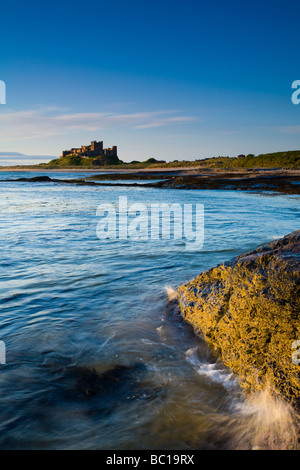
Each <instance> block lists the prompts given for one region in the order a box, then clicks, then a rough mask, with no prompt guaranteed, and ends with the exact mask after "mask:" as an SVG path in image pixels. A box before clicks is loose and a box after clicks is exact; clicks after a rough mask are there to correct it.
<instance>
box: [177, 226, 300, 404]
mask: <svg viewBox="0 0 300 470" xmlns="http://www.w3.org/2000/svg"><path fill="white" fill-rule="evenodd" d="M299 268H300V230H298V231H296V232H293V233H291V234H290V235H287V236H285V237H284V238H281V239H280V240H276V241H274V242H272V243H269V244H267V245H264V246H261V247H259V248H258V249H257V250H255V251H252V252H249V253H246V254H243V255H241V256H238V257H236V258H234V259H233V260H231V261H229V262H227V263H224V264H222V265H218V266H216V267H214V268H212V269H210V270H208V271H206V272H204V273H202V274H200V275H199V276H197V277H196V278H195V279H194V280H192V281H191V282H189V283H187V284H185V285H183V286H181V287H179V288H178V289H177V294H178V302H179V307H180V311H181V314H182V317H183V318H184V319H185V320H186V321H187V322H188V323H190V324H191V325H192V326H193V327H194V329H195V331H196V332H197V333H198V334H201V335H202V336H204V338H205V339H206V340H207V341H208V342H209V343H210V344H211V345H212V347H213V348H214V350H215V351H216V352H217V354H218V355H220V357H221V359H222V360H223V362H224V364H225V365H226V366H228V367H230V368H231V369H232V370H233V371H234V372H236V373H237V374H238V375H239V377H240V380H241V385H242V386H243V387H245V388H246V389H248V390H251V391H257V390H265V389H266V388H268V389H271V390H272V392H280V393H281V394H283V395H284V396H285V398H287V399H288V400H289V401H290V402H291V403H292V404H293V405H297V407H298V406H299V404H300V361H297V360H296V361H295V360H293V357H295V355H294V356H293V353H294V354H295V352H297V350H295V349H293V347H295V343H294V342H295V341H297V340H300V301H299V297H300V269H299ZM299 347H300V342H299V346H298V348H299ZM299 358H300V352H299ZM298 362H299V365H298Z"/></svg>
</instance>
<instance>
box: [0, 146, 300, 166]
mask: <svg viewBox="0 0 300 470" xmlns="http://www.w3.org/2000/svg"><path fill="white" fill-rule="evenodd" d="M183 167H184V168H193V167H202V168H220V169H241V170H242V169H247V168H249V169H255V168H258V169H259V168H283V169H292V170H296V169H300V150H291V151H287V152H275V153H267V154H261V155H257V156H254V155H247V156H245V157H244V158H238V157H212V158H205V159H200V160H193V161H189V160H174V161H172V162H168V163H162V162H160V161H158V160H156V159H155V158H149V159H148V160H146V161H144V162H139V161H136V160H135V161H132V162H130V163H125V162H122V160H119V158H118V157H114V156H109V155H101V156H99V157H95V158H93V157H92V158H85V157H79V156H77V155H67V156H66V157H64V158H55V159H54V160H51V161H50V162H49V163H40V164H38V165H31V166H28V165H27V166H15V167H6V168H16V169H17V168H20V169H25V168H35V169H50V170H52V169H53V170H55V169H72V168H73V169H75V168H82V169H87V170H88V169H97V168H99V169H100V168H111V169H132V170H137V169H145V168H147V169H149V170H151V169H155V168H175V169H176V168H183Z"/></svg>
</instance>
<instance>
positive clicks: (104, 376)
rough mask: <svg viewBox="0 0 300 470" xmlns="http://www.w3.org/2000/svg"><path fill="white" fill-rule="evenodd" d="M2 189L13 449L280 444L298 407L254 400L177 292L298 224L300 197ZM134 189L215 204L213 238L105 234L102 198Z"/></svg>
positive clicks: (8, 433) (0, 381) (208, 220)
mask: <svg viewBox="0 0 300 470" xmlns="http://www.w3.org/2000/svg"><path fill="white" fill-rule="evenodd" d="M20 176H24V173H19V174H18V173H2V174H1V178H2V179H4V178H6V179H9V178H17V177H20ZM27 176H37V174H34V175H33V174H27ZM50 176H53V177H58V178H67V177H74V176H75V175H74V174H72V173H70V174H66V173H63V174H55V175H50ZM76 177H78V174H76ZM80 177H83V175H80ZM0 191H1V199H0V207H1V234H2V236H1V291H0V294H1V327H0V328H1V329H0V339H1V340H2V341H4V342H5V345H6V364H5V365H4V364H2V365H0V390H1V404H0V430H1V432H0V447H1V448H2V449H7V448H9V449H107V450H110V449H222V448H253V447H255V446H260V445H261V442H263V444H264V445H265V446H266V447H268V446H271V447H272V445H274V442H275V441H276V436H275V438H274V439H273V441H272V442H273V443H270V442H269V441H268V442H267V439H266V435H268V436H269V435H270V433H269V430H270V429H269V428H272V432H273V430H274V428H276V429H277V430H278V429H279V426H278V423H279V422H280V423H282V422H283V421H284V422H285V423H286V424H287V426H289V425H290V421H289V420H290V410H289V409H288V407H286V406H285V405H284V404H282V403H280V404H278V403H273V402H272V401H270V400H269V399H267V398H266V396H261V397H256V398H255V399H253V400H252V401H251V402H249V401H245V399H244V398H243V395H242V393H241V391H240V389H239V386H238V383H237V380H236V377H235V376H234V375H233V374H232V373H231V371H229V370H227V369H226V368H225V367H224V366H223V365H222V364H221V363H219V362H218V361H217V360H216V358H215V357H214V356H213V354H212V352H211V351H210V350H209V349H208V348H207V346H206V345H205V344H204V343H203V342H202V340H201V339H199V338H197V337H195V335H194V333H193V332H192V330H191V329H190V328H189V327H188V326H187V325H185V324H183V323H182V322H180V321H178V318H176V316H174V315H173V314H172V311H170V309H169V308H168V303H167V292H168V289H169V292H170V289H172V288H176V287H177V286H178V285H180V284H182V283H184V282H186V281H188V280H189V279H191V278H193V277H195V276H196V275H197V274H199V273H200V272H201V271H203V270H206V269H208V268H210V267H212V266H214V265H215V264H217V263H221V262H223V261H225V260H227V259H230V258H232V257H233V256H236V255H238V254H240V253H243V252H245V251H248V250H251V249H254V248H256V247H257V246H258V245H259V244H262V243H265V242H268V241H270V240H272V239H275V238H278V237H281V236H284V235H286V234H287V233H290V232H292V231H294V230H296V229H298V228H299V216H300V210H299V197H298V196H284V195H280V196H278V195H267V194H263V195H259V194H254V193H246V192H240V191H200V190H199V191H198V190H195V191H185V190H180V191H176V190H171V189H168V190H163V189H162V190H160V189H152V188H142V187H141V188H128V187H127V188H126V187H124V188H122V187H113V186H112V187H108V186H105V187H90V186H75V185H74V186H73V185H57V184H52V183H46V184H45V183H35V184H32V183H27V182H18V183H17V182H5V183H3V182H2V183H0ZM120 195H122V196H124V195H126V196H127V197H128V201H129V203H130V202H142V203H144V204H150V203H153V202H157V203H162V202H167V203H176V202H179V203H181V204H183V203H190V204H196V203H202V204H204V207H205V243H204V246H203V248H202V249H201V250H198V251H189V250H188V249H186V248H185V244H184V243H183V242H182V241H180V240H149V241H136V242H133V241H131V240H122V241H121V240H99V239H98V238H97V236H96V226H97V222H98V220H97V217H96V209H97V206H98V205H99V204H100V203H103V202H115V203H117V201H118V198H119V196H120ZM167 288H168V289H167ZM266 400H267V401H266ZM268 410H270V412H268ZM274 410H276V412H274ZM283 418H284V419H283ZM266 426H267V428H266ZM280 432H281V435H280V439H281V444H282V446H284V443H285V440H284V439H285V437H284V436H285V433H286V429H285V428H284V429H283V430H281V431H280ZM277 437H278V436H277ZM268 439H269V437H268ZM277 444H278V443H277ZM277 444H275V445H277Z"/></svg>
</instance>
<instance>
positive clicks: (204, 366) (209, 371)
mask: <svg viewBox="0 0 300 470" xmlns="http://www.w3.org/2000/svg"><path fill="white" fill-rule="evenodd" d="M185 356H186V360H187V361H188V362H189V363H190V364H191V365H192V366H193V367H194V368H195V370H196V372H197V374H199V375H202V376H203V377H207V378H208V379H209V380H211V381H212V382H215V383H219V384H221V385H223V387H225V388H232V387H236V386H237V384H238V380H237V378H236V377H235V375H234V374H233V372H230V371H228V370H226V369H224V368H222V365H221V364H218V362H215V363H209V362H207V361H205V360H202V359H201V360H200V359H199V357H198V355H197V348H191V349H188V350H187V351H186V353H185Z"/></svg>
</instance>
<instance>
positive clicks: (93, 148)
mask: <svg viewBox="0 0 300 470" xmlns="http://www.w3.org/2000/svg"><path fill="white" fill-rule="evenodd" d="M67 155H77V156H80V157H99V156H101V155H107V156H108V155H110V156H113V157H117V156H118V155H117V147H116V146H115V145H114V146H113V147H112V148H107V149H104V148H103V141H101V142H97V141H96V140H94V141H92V142H91V145H82V146H81V147H80V148H72V149H71V150H64V151H63V153H62V155H61V157H60V158H63V157H66V156H67Z"/></svg>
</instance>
